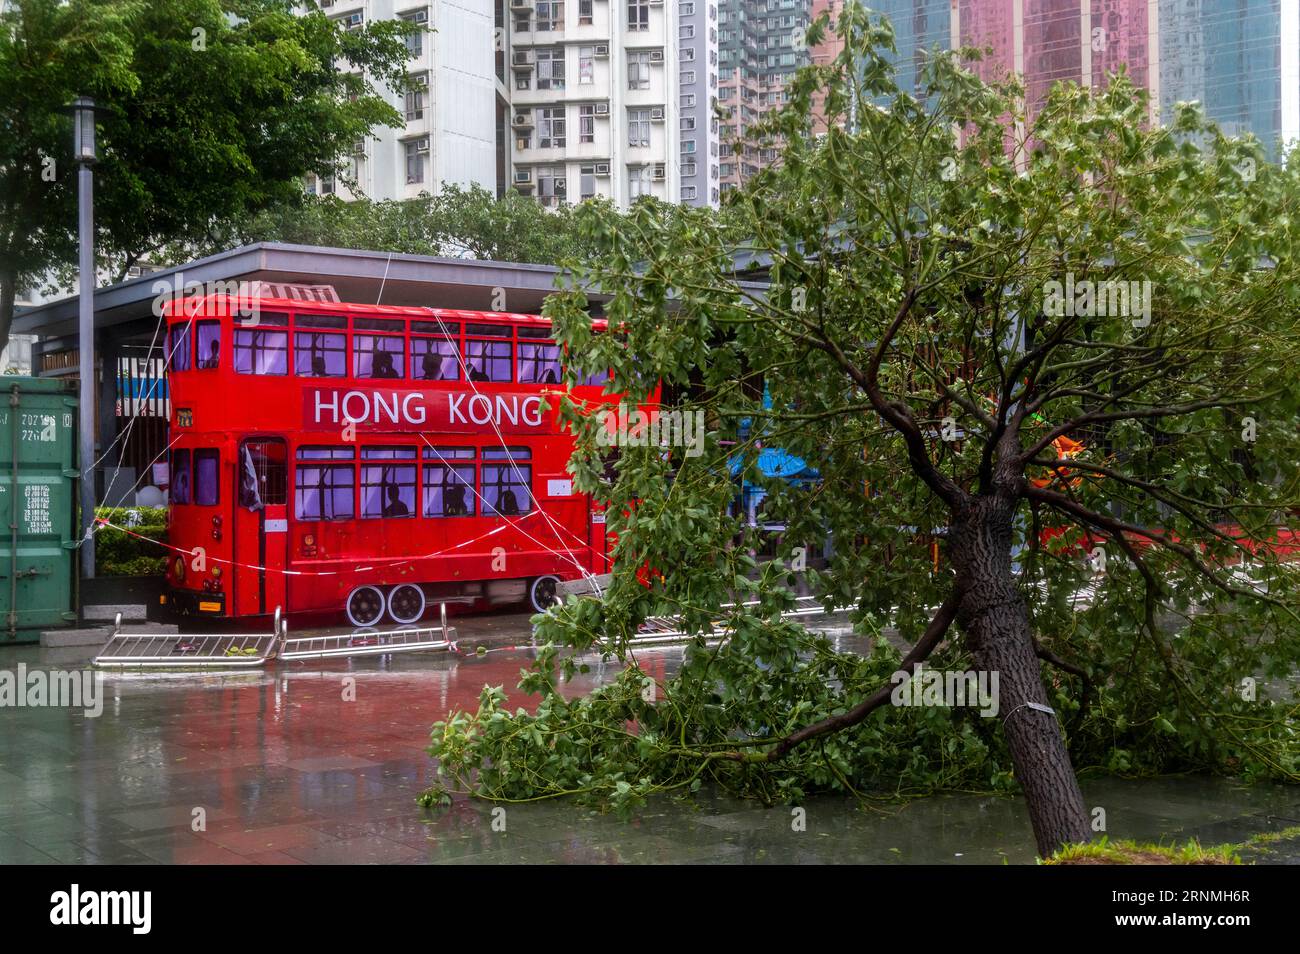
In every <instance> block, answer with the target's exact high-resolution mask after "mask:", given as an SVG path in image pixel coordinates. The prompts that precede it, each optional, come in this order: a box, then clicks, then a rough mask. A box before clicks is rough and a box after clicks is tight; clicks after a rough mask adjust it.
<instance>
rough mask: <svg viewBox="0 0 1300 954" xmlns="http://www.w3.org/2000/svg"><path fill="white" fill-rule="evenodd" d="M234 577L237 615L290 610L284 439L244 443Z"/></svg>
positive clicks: (238, 480)
mask: <svg viewBox="0 0 1300 954" xmlns="http://www.w3.org/2000/svg"><path fill="white" fill-rule="evenodd" d="M235 485H236V491H237V493H236V501H237V503H236V506H235V552H236V557H235V559H236V561H237V562H238V563H239V564H240V566H239V567H238V570H237V572H236V575H235V579H236V581H237V582H236V584H235V599H236V608H237V613H238V614H239V615H248V614H255V613H274V612H275V608H276V607H277V606H278V607H280V608H282V609H283V610H285V611H286V612H287V611H288V609H289V607H288V605H287V604H286V599H287V587H286V585H285V581H286V576H285V571H286V570H287V569H288V563H287V561H288V554H289V519H288V516H289V515H288V499H287V497H288V494H287V488H288V451H287V448H286V445H285V442H284V439H283V438H280V437H258V438H250V439H249V440H245V441H242V442H240V445H239V456H238V459H237V460H236V462H235Z"/></svg>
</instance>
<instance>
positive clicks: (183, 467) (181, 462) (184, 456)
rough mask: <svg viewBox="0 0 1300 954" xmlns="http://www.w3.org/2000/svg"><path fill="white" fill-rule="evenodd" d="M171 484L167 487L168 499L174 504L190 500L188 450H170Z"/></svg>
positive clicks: (185, 502)
mask: <svg viewBox="0 0 1300 954" xmlns="http://www.w3.org/2000/svg"><path fill="white" fill-rule="evenodd" d="M169 479H170V480H171V486H170V487H169V489H168V501H169V502H171V503H174V504H187V503H189V502H190V452H189V451H187V450H177V451H172V466H171V474H170V475H169Z"/></svg>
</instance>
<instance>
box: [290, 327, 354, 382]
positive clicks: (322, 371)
mask: <svg viewBox="0 0 1300 954" xmlns="http://www.w3.org/2000/svg"><path fill="white" fill-rule="evenodd" d="M347 350H348V339H347V335H345V334H343V333H341V332H324V331H295V332H294V333H293V373H294V374H298V375H301V376H303V377H308V378H342V377H346V376H347V373H348V357H347Z"/></svg>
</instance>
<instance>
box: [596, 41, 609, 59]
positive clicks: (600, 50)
mask: <svg viewBox="0 0 1300 954" xmlns="http://www.w3.org/2000/svg"><path fill="white" fill-rule="evenodd" d="M596 56H597V57H598V58H600V59H604V58H605V57H608V56H609V44H608V43H597V44H596Z"/></svg>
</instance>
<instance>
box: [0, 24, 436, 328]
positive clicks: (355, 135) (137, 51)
mask: <svg viewBox="0 0 1300 954" xmlns="http://www.w3.org/2000/svg"><path fill="white" fill-rule="evenodd" d="M294 7H295V4H294V3H292V2H291V0H70V2H59V0H15V2H12V3H8V4H6V5H5V7H4V10H3V12H0V131H2V132H3V135H0V340H4V339H7V337H8V333H9V326H10V322H11V320H12V314H13V303H14V296H15V292H16V289H17V288H18V287H19V286H20V285H24V284H26V283H28V282H32V281H35V280H38V279H40V278H41V277H43V276H44V275H46V274H47V273H49V272H50V271H51V270H54V269H58V268H59V267H60V266H63V267H64V268H67V267H68V266H69V265H70V263H71V262H72V261H73V260H74V258H75V239H76V228H77V213H76V192H77V186H76V180H77V173H76V166H75V165H74V164H73V162H72V132H71V129H72V126H71V120H70V118H69V117H68V116H67V115H66V114H65V113H64V112H63V110H64V109H65V107H66V106H67V105H68V103H70V102H71V100H72V99H73V98H74V97H76V96H79V95H87V96H91V97H93V98H94V99H95V100H96V101H97V103H98V104H99V105H100V106H101V107H102V108H103V111H102V112H101V113H100V114H99V117H98V119H99V140H100V141H99V154H100V163H99V165H98V166H97V168H96V177H95V224H96V243H97V248H98V251H99V253H100V260H101V262H102V263H103V264H104V266H105V267H108V268H110V270H111V271H112V272H114V273H115V274H122V273H124V272H125V269H126V268H127V267H129V266H130V265H131V264H132V263H133V262H135V261H137V260H138V259H139V258H140V257H141V256H143V255H146V254H148V253H150V252H153V251H155V250H156V249H159V248H161V247H162V246H164V245H166V244H167V243H173V242H185V241H190V242H197V241H200V240H202V239H203V238H204V237H205V236H207V235H208V233H209V231H210V229H211V228H212V224H213V223H214V222H219V221H222V220H224V219H226V218H228V217H230V216H234V215H237V214H240V213H244V212H247V211H249V210H256V209H259V208H265V207H267V206H269V205H271V204H275V203H279V202H284V201H287V200H288V199H290V198H291V197H292V196H294V195H295V194H296V193H298V192H300V191H301V188H302V186H301V180H302V177H303V176H304V175H305V174H306V173H309V172H315V173H321V174H324V173H329V172H332V171H333V170H334V168H335V166H336V164H337V161H338V157H339V156H342V155H344V154H345V153H346V152H347V151H348V150H349V149H350V147H351V144H352V143H353V142H354V141H356V140H357V139H359V138H361V137H362V136H364V135H366V134H367V133H368V132H370V130H372V129H373V128H374V127H375V126H377V125H399V124H400V122H401V117H400V116H399V115H398V113H397V111H396V110H395V109H393V108H392V107H391V106H390V105H388V104H387V102H386V101H385V100H384V98H383V96H382V95H381V94H380V91H379V90H378V88H377V86H376V85H375V84H387V85H392V86H395V87H398V88H400V87H401V85H402V84H403V83H404V82H405V63H406V60H407V57H408V53H407V50H406V45H405V43H404V36H405V35H406V34H407V33H408V32H409V31H410V30H411V29H412V27H411V26H410V25H409V24H406V23H405V22H402V21H377V22H374V23H371V24H368V25H367V26H365V27H364V28H363V29H360V30H357V31H352V32H349V31H347V30H345V29H343V27H342V26H341V25H339V24H336V23H335V22H333V21H332V20H330V19H329V18H328V17H327V16H325V14H324V13H322V12H321V11H320V10H319V9H318V8H315V7H314V5H313V7H312V9H309V10H306V11H299V12H297V13H296V12H295V10H294Z"/></svg>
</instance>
